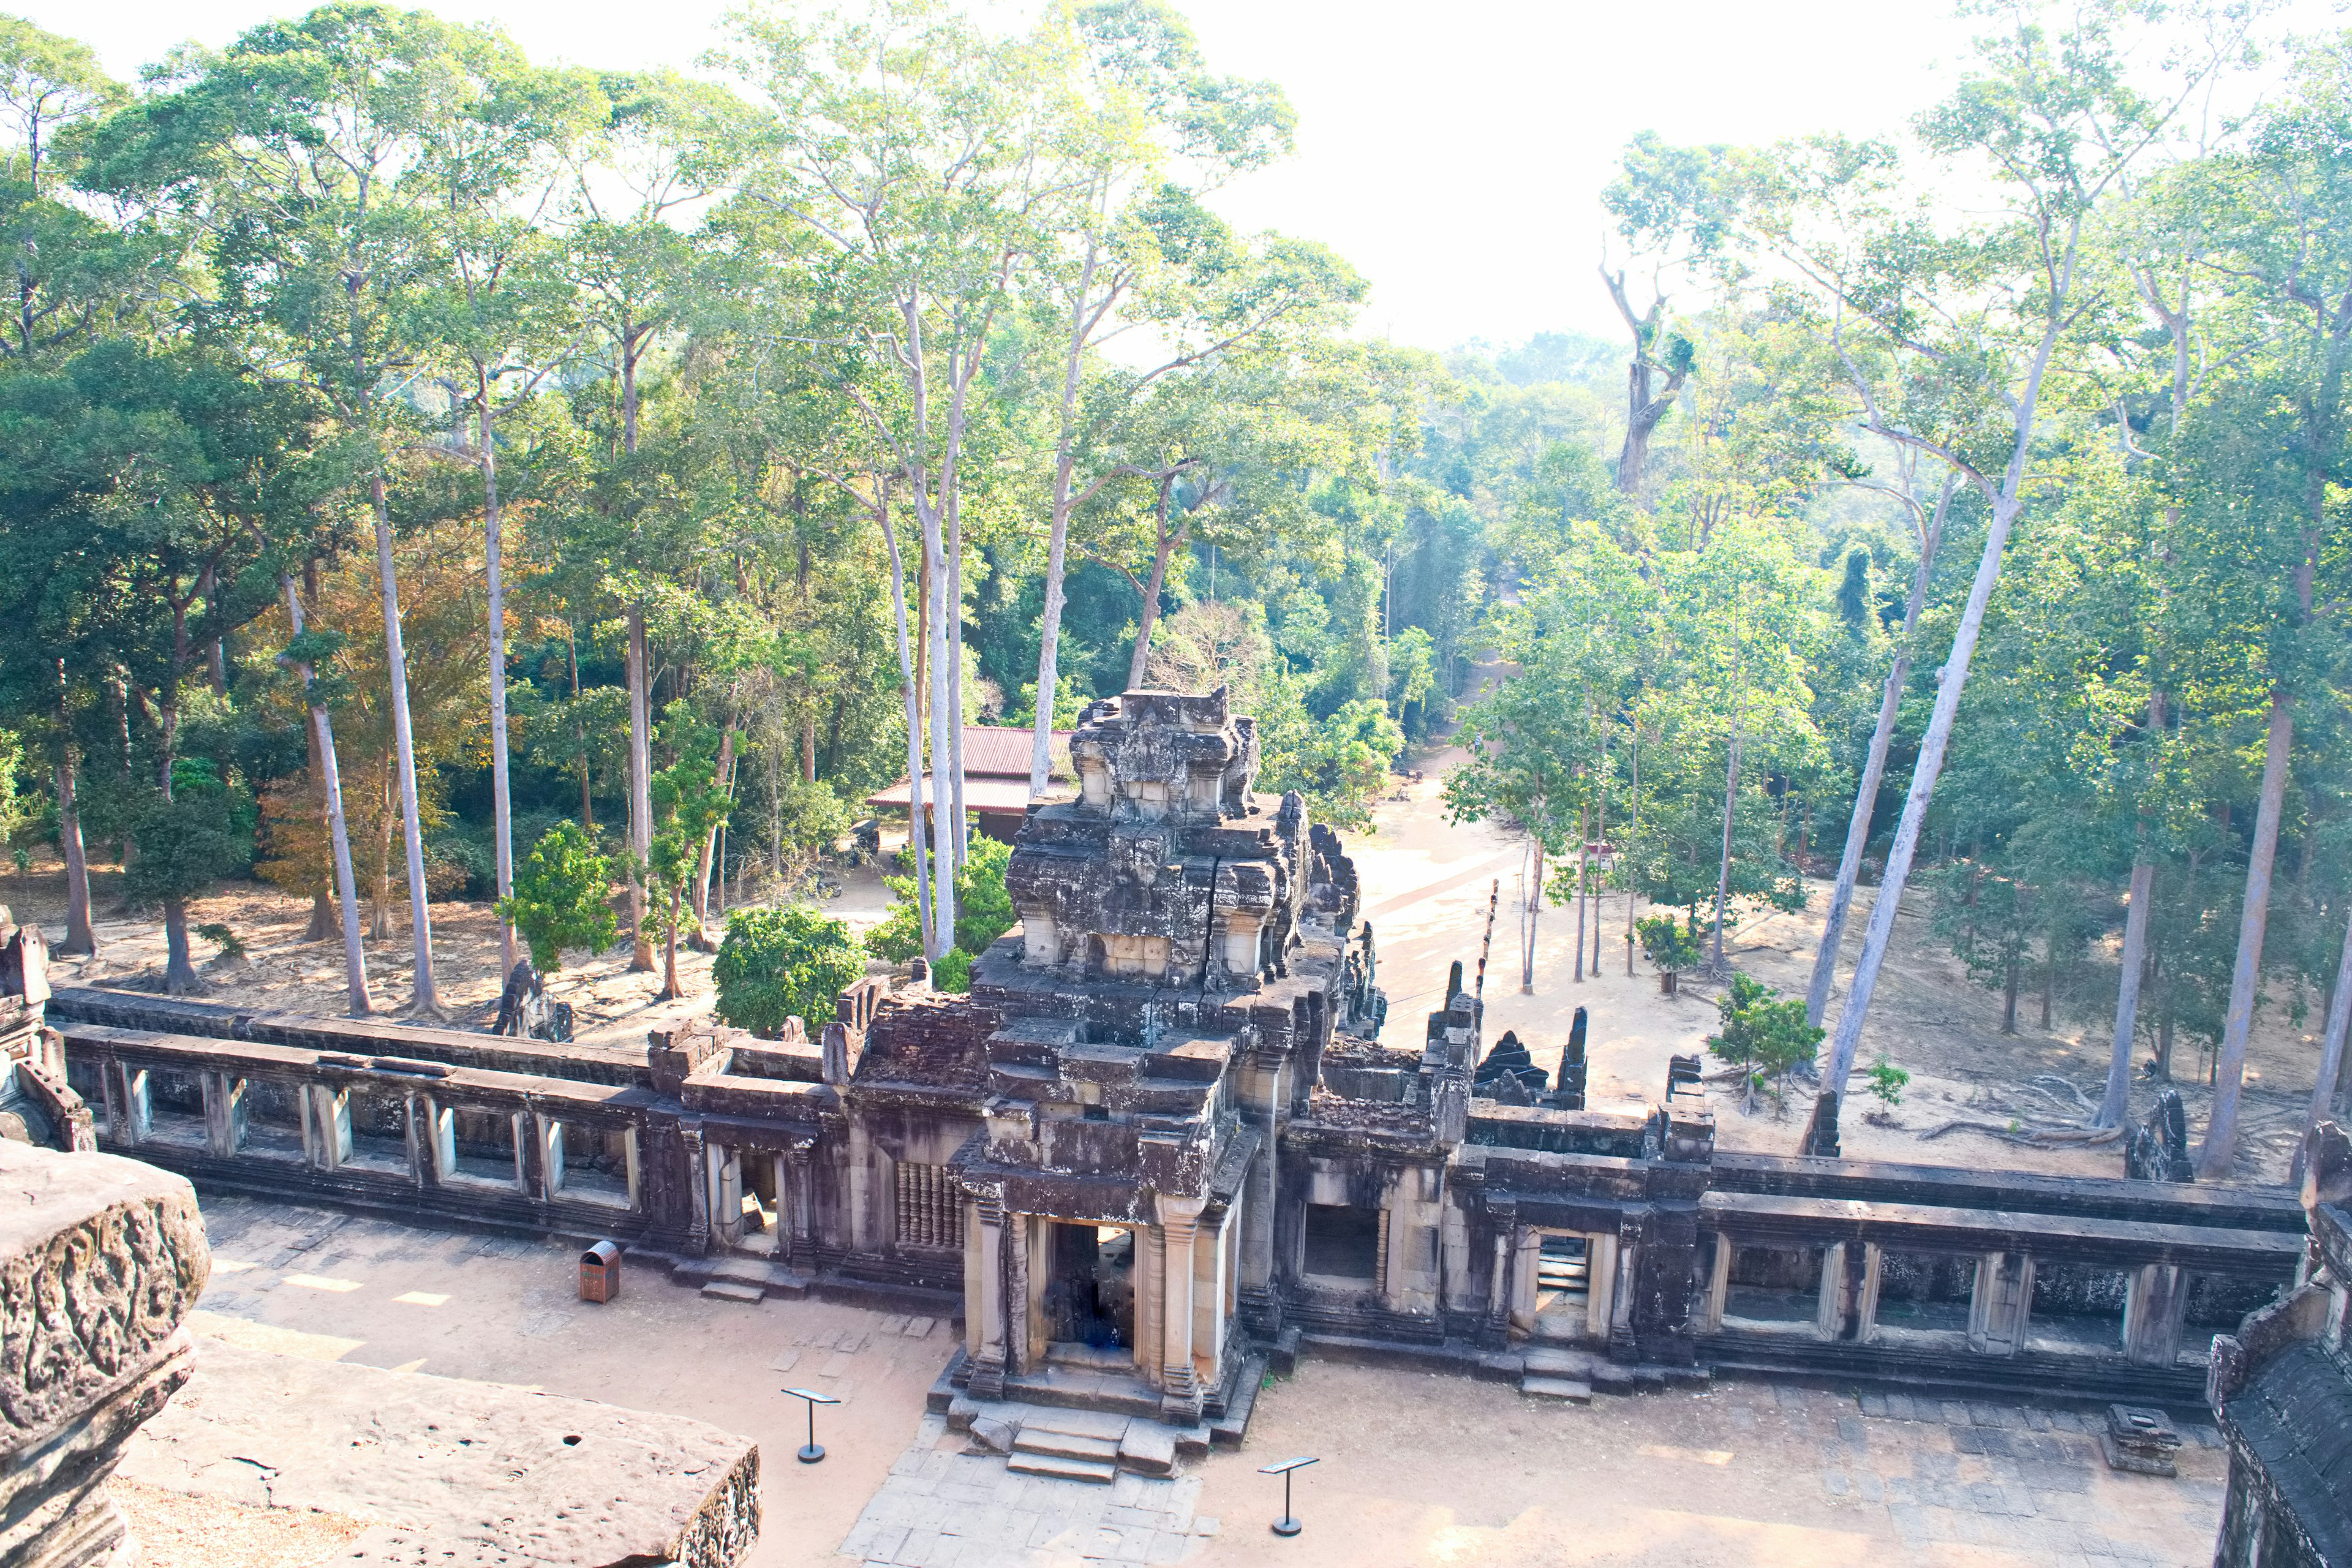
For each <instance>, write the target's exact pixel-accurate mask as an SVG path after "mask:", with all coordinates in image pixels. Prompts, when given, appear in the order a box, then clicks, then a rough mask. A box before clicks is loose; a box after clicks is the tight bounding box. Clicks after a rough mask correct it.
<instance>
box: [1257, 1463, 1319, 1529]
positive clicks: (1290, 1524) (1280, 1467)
mask: <svg viewBox="0 0 2352 1568" xmlns="http://www.w3.org/2000/svg"><path fill="white" fill-rule="evenodd" d="M1316 1463H1318V1460H1316V1459H1315V1458H1312V1457H1310V1456H1304V1455H1302V1456H1301V1457H1299V1458H1296V1459H1285V1460H1283V1461H1282V1462H1281V1463H1280V1464H1277V1465H1265V1466H1262V1467H1261V1468H1259V1470H1258V1472H1257V1473H1258V1474H1259V1475H1261V1476H1280V1477H1281V1478H1282V1517H1281V1518H1280V1519H1277V1520H1276V1521H1274V1532H1275V1533H1276V1535H1296V1534H1297V1533H1298V1532H1299V1531H1301V1530H1302V1529H1304V1528H1306V1527H1305V1526H1303V1525H1301V1524H1300V1523H1299V1522H1298V1516H1297V1514H1296V1513H1294V1512H1292V1511H1291V1508H1290V1478H1291V1476H1292V1475H1293V1474H1295V1473H1296V1472H1297V1471H1299V1470H1303V1469H1305V1468H1307V1466H1309V1465H1312V1464H1316Z"/></svg>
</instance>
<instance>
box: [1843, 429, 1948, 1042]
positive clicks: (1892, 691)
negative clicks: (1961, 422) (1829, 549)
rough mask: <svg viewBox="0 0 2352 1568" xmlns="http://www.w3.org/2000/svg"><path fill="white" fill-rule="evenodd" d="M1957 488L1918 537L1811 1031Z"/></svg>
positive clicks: (1942, 498) (1866, 841)
mask: <svg viewBox="0 0 2352 1568" xmlns="http://www.w3.org/2000/svg"><path fill="white" fill-rule="evenodd" d="M1957 483H1958V475H1957V474H1954V473H1951V472H1949V471H1947V472H1946V474H1945V475H1944V488H1943V490H1942V493H1940V494H1939V495H1937V498H1936V510H1935V515H1934V516H1933V518H1932V519H1931V520H1930V521H1928V523H1927V526H1926V527H1925V528H1923V529H1922V530H1921V531H1920V534H1919V563H1918V565H1917V566H1916V568H1914V569H1913V571H1912V573H1911V594H1910V597H1909V598H1908V599H1906V601H1905V603H1904V605H1903V641H1902V643H1901V645H1900V646H1899V647H1897V648H1896V649H1895V665H1894V668H1891V669H1889V670H1888V671H1887V672H1886V685H1885V689H1883V690H1882V691H1881V692H1880V693H1879V699H1878V722H1877V724H1876V725H1875V726H1874V728H1873V729H1872V730H1871V731H1870V753H1869V755H1868V756H1867V757H1866V758H1865V759H1864V762H1863V764H1862V780H1861V783H1860V784H1858V785H1857V786H1856V789H1855V792H1854V797H1853V816H1852V818H1851V819H1850V820H1849V821H1848V822H1847V823H1846V828H1845V850H1844V853H1843V854H1841V855H1840V856H1839V857H1838V869H1837V881H1836V882H1835V883H1834V884H1832V887H1831V889H1830V907H1829V913H1828V914H1827V916H1826V917H1824V918H1823V920H1822V943H1821V950H1820V951H1819V952H1815V953H1814V954H1813V975H1812V980H1811V984H1808V985H1807V986H1806V987H1805V1022H1806V1023H1808V1024H1811V1025H1813V1026H1815V1027H1819V1026H1820V1025H1821V1021H1822V1014H1824V1013H1826V1012H1828V1011H1829V1005H1830V990H1831V988H1832V986H1833V985H1835V984H1836V982H1837V961H1838V950H1839V949H1840V948H1841V947H1843V945H1844V944H1845V922H1846V917H1847V915H1848V914H1849V913H1850V911H1851V910H1853V889H1854V883H1855V882H1856V881H1857V880H1858V879H1860V878H1861V875H1862V855H1863V851H1864V849H1867V848H1868V847H1870V820H1871V817H1872V816H1873V814H1874V811H1875V810H1876V807H1877V805H1878V785H1879V782H1880V781H1881V780H1882V779H1884V778H1885V776H1886V752H1887V749H1888V748H1889V747H1890V746H1891V745H1892V744H1893V743H1894V740H1895V718H1896V716H1897V715H1898V714H1899V713H1900V712H1901V711H1902V708H1903V685H1904V682H1905V681H1906V680H1908V679H1910V677H1911V649H1912V646H1913V645H1912V639H1913V638H1914V637H1916V636H1917V635H1918V631H1919V613H1920V611H1921V610H1922V609H1923V608H1924V607H1925V606H1926V605H1927V583H1928V580H1929V578H1930V577H1931V576H1933V574H1934V573H1935V568H1936V551H1937V547H1938V546H1939V545H1941V544H1942V542H1943V539H1944V519H1945V517H1946V516H1947V515H1948V513H1949V511H1950V510H1951V505H1952V490H1953V488H1954V486H1955V485H1956V484H1957ZM1913 515H1914V516H1916V515H1917V514H1916V512H1915V513H1914V514H1913Z"/></svg>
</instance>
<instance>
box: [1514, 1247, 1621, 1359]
mask: <svg viewBox="0 0 2352 1568" xmlns="http://www.w3.org/2000/svg"><path fill="white" fill-rule="evenodd" d="M1523 1245H1524V1246H1526V1247H1527V1251H1526V1252H1524V1253H1522V1254H1521V1255H1520V1256H1521V1258H1522V1259H1523V1260H1524V1261H1523V1264H1522V1267H1523V1268H1526V1269H1527V1271H1528V1272H1527V1274H1526V1275H1524V1276H1522V1279H1526V1280H1528V1283H1527V1284H1522V1285H1521V1286H1520V1287H1519V1288H1520V1289H1521V1290H1523V1291H1524V1290H1527V1289H1528V1284H1532V1286H1533V1292H1532V1293H1533V1295H1534V1298H1535V1300H1534V1302H1533V1310H1532V1311H1531V1312H1530V1313H1529V1314H1528V1317H1527V1318H1524V1319H1521V1320H1520V1324H1521V1326H1522V1327H1524V1328H1526V1329H1527V1331H1528V1333H1529V1334H1530V1335H1531V1336H1532V1337H1534V1338H1536V1339H1538V1340H1549V1341H1553V1342H1561V1343H1565V1342H1576V1341H1582V1342H1591V1341H1595V1340H1606V1339H1607V1338H1608V1337H1609V1309H1610V1289H1611V1287H1612V1284H1613V1283H1614V1275H1615V1273H1616V1268H1617V1238H1616V1237H1613V1236H1595V1235H1590V1234H1586V1233H1583V1232H1579V1231H1572V1230H1536V1231H1534V1232H1532V1233H1531V1234H1530V1235H1529V1236H1528V1238H1527V1240H1526V1242H1525V1243H1523ZM1521 1300H1522V1302H1525V1301H1526V1297H1525V1296H1522V1297H1521ZM1521 1310H1527V1309H1526V1308H1525V1307H1524V1306H1523V1307H1522V1309H1521Z"/></svg>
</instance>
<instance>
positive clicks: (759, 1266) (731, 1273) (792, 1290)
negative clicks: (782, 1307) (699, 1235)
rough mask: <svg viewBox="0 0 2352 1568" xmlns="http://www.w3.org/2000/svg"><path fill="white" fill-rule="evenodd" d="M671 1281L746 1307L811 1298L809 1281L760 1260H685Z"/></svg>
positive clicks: (672, 1271)
mask: <svg viewBox="0 0 2352 1568" xmlns="http://www.w3.org/2000/svg"><path fill="white" fill-rule="evenodd" d="M669 1277H670V1279H672V1280H674V1281H676V1282H677V1284H680V1285H689V1286H694V1287H697V1288H698V1289H700V1291H701V1293H702V1294H703V1295H704V1296H707V1297H709V1299H710V1300H714V1301H740V1302H743V1303H745V1304H746V1305H749V1304H751V1303H753V1302H758V1301H764V1300H769V1299H770V1298H776V1299H779V1300H799V1299H800V1298H801V1297H803V1296H805V1295H807V1294H808V1288H809V1282H808V1277H807V1276H806V1275H804V1274H802V1273H799V1272H798V1271H796V1270H794V1269H792V1268H787V1267H785V1266H784V1265H783V1264H781V1263H770V1262H766V1261H763V1260H762V1259H760V1258H744V1257H740V1256H736V1255H728V1254H721V1255H719V1256H716V1257H709V1258H681V1259H679V1260H678V1261H677V1262H676V1263H673V1264H672V1265H671V1266H670V1271H669Z"/></svg>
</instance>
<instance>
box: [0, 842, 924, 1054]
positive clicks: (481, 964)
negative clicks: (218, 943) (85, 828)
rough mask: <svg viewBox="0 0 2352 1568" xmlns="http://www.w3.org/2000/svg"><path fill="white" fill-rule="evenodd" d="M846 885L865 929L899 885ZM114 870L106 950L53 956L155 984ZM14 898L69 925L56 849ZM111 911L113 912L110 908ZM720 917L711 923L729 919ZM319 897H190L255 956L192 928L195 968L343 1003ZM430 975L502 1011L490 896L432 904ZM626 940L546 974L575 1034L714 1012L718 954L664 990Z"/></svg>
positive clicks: (382, 948) (152, 940) (272, 1003)
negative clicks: (221, 950) (223, 946)
mask: <svg viewBox="0 0 2352 1568" xmlns="http://www.w3.org/2000/svg"><path fill="white" fill-rule="evenodd" d="M832 875H833V876H834V877H835V879H836V880H837V881H838V882H839V883H840V886H841V891H840V893H839V894H838V896H836V897H834V898H830V899H827V900H825V901H824V910H825V912H826V913H828V914H833V915H838V916H840V917H842V918H843V919H845V920H846V921H848V922H849V923H850V925H851V926H852V927H853V928H855V929H857V930H860V931H862V930H865V929H866V928H867V927H870V926H872V925H874V924H875V923H876V922H877V921H880V920H881V918H882V915H883V912H884V911H885V910H887V909H888V908H889V905H890V893H889V890H888V889H886V888H884V887H883V886H882V879H881V877H880V875H879V874H878V873H877V872H876V871H874V870H873V869H871V868H852V869H849V870H847V871H845V872H835V873H832ZM119 879H120V873H119V872H118V871H117V870H116V868H112V867H110V866H108V867H100V866H93V867H92V868H91V872H90V902H91V905H92V908H93V909H94V910H95V911H96V916H97V918H96V919H95V921H93V925H94V927H95V933H96V936H97V939H98V952H97V953H96V955H94V956H93V957H90V958H86V959H74V958H63V959H54V960H52V968H51V979H52V983H53V984H64V985H131V986H142V987H147V986H156V985H159V984H160V983H161V978H162V975H163V957H164V953H163V923H162V921H159V920H155V919H148V918H133V917H125V916H123V914H122V912H121V910H120V907H119V906H120V904H121V898H120V896H119V894H117V893H116V891H115V890H114V889H115V887H116V885H117V883H118V881H119ZM0 898H5V900H7V902H8V904H9V905H10V906H11V907H12V908H13V909H15V910H16V911H17V913H18V917H19V918H20V919H21V918H23V917H24V915H25V914H26V913H27V912H29V913H30V914H31V915H32V917H33V918H35V919H37V920H38V921H40V923H41V927H42V930H43V931H44V932H45V933H46V934H47V937H48V939H49V942H50V944H51V945H52V946H55V945H56V943H57V942H58V940H59V939H60V938H62V937H63V935H64V934H65V874H64V871H63V869H62V868H61V867H59V866H58V863H57V862H56V860H55V859H54V858H51V859H50V860H49V861H47V863H46V864H45V863H43V862H39V861H37V862H36V863H35V865H34V868H33V874H32V875H31V876H30V877H29V878H21V877H16V876H13V875H12V876H7V877H5V878H0ZM110 916H111V917H112V918H110ZM406 917H407V910H406V907H405V906H403V907H402V909H401V911H400V917H399V918H398V919H397V920H396V921H395V922H394V934H393V935H392V936H391V937H390V938H388V939H386V940H383V941H381V942H368V943H367V965H368V983H369V987H370V990H371V992H372V994H373V997H374V1001H375V1005H376V1008H377V1010H378V1011H379V1012H390V1013H394V1014H398V1013H400V1012H401V1011H402V1010H404V1009H405V1008H406V1007H407V1006H408V1005H409V1003H410V1002H411V1000H412V999H413V997H414V995H415V948H414V944H413V943H412V942H410V940H409V935H408V921H407V918H406ZM722 919H723V917H720V918H717V919H714V920H713V921H711V925H712V928H713V930H714V931H721V930H723V929H724V928H723V925H722V924H721V920H722ZM432 920H433V975H434V983H435V984H436V987H437V988H438V989H439V991H440V993H441V1000H442V1006H443V1009H444V1011H445V1012H446V1014H447V1015H448V1018H449V1021H450V1022H451V1023H453V1024H455V1025H457V1026H488V1023H489V1022H490V1020H491V1019H493V1018H495V1017H496V1016H497V1014H498V1005H499V990H500V988H501V980H500V976H499V935H498V921H497V919H496V917H495V916H494V915H493V913H492V912H491V910H490V906H489V905H488V904H486V903H475V902H468V901H466V900H446V901H443V902H438V903H436V904H434V905H433V907H432ZM215 921H217V922H219V923H221V924H223V925H226V926H227V927H228V928H229V929H230V930H231V931H234V932H236V935H237V937H238V939H239V940H240V941H242V942H244V943H245V945H246V953H247V956H246V960H245V961H244V962H242V963H240V962H237V961H233V960H232V961H227V962H223V961H221V960H218V959H216V958H211V957H209V956H208V955H209V954H210V953H211V952H212V948H211V945H210V944H209V943H207V942H204V941H203V940H202V939H201V938H196V939H192V941H191V944H190V945H191V946H192V947H193V948H194V952H195V956H196V960H197V969H198V972H199V973H200V974H201V975H202V977H203V979H204V982H205V991H204V999H205V1000H207V1001H215V1002H223V1003H231V1004H235V1005H247V1006H255V1007H273V1008H282V1009H285V1010H287V1011H289V1012H299V1013H329V1014H341V1012H342V1011H343V1010H344V982H343V950H342V943H341V939H340V938H338V939H336V940H333V941H330V942H305V941H303V940H302V938H303V933H304V931H306V930H307V929H308V928H309V925H310V904H309V902H308V901H307V900H299V899H294V898H289V897H288V896H287V895H286V894H284V893H282V892H280V891H278V889H275V888H272V887H269V886H268V885H267V884H264V883H257V882H245V883H231V884H228V885H226V886H224V887H223V888H222V889H219V890H218V891H217V892H215V893H214V894H212V895H211V896H210V897H207V898H204V899H198V900H194V901H192V902H191V903H190V905H189V906H188V925H189V928H190V930H191V931H193V930H194V928H195V927H196V926H198V925H203V924H209V923H212V922H215ZM629 956H630V952H629V945H628V943H627V942H626V941H625V940H624V941H623V942H621V944H620V945H619V946H617V947H615V948H614V949H612V950H610V951H609V952H602V953H587V952H567V953H565V954H564V955H563V967H562V969H560V970H558V971H557V972H556V973H552V974H551V975H549V976H547V980H548V989H549V991H550V993H551V994H552V995H554V996H555V997H556V998H557V999H558V1000H560V1001H563V1002H569V1003H570V1004H571V1005H572V1030H573V1033H574V1036H575V1037H577V1038H580V1039H583V1040H590V1041H596V1042H600V1043H616V1042H624V1041H641V1040H643V1038H644V1037H645V1031H646V1029H647V1028H649V1027H651V1026H654V1025H656V1024H658V1023H662V1022H664V1021H667V1020H669V1019H673V1018H677V1017H681V1016H689V1015H691V1014H694V1013H697V1012H704V1011H708V1010H709V1007H710V1005H711V984H710V962H711V955H710V954H709V953H703V952H694V951H692V950H691V949H690V948H688V947H687V946H685V945H684V944H681V945H680V946H679V948H678V953H677V972H678V984H679V985H680V986H681V987H682V988H683V989H684V991H685V993H686V994H685V995H684V996H683V997H680V998H677V999H674V1000H671V1001H667V1002H661V1001H656V996H657V995H658V994H660V991H661V988H662V976H661V951H660V949H659V948H656V949H655V952H654V968H653V970H652V971H651V972H642V971H639V972H633V971H631V970H630V968H629Z"/></svg>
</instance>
